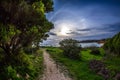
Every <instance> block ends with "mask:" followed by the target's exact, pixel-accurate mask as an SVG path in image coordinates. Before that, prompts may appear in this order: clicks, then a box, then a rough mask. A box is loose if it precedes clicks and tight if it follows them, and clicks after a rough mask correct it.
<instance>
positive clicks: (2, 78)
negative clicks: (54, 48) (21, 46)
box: [0, 50, 43, 80]
mask: <svg viewBox="0 0 120 80" xmlns="http://www.w3.org/2000/svg"><path fill="white" fill-rule="evenodd" d="M21 54H22V55H19V56H17V58H16V59H14V60H15V62H16V63H13V64H12V65H11V64H9V65H6V66H0V71H1V73H0V80H8V79H12V80H26V79H29V80H34V79H35V78H36V77H37V76H38V74H39V75H40V74H42V70H43V67H42V64H43V63H42V62H43V57H42V52H41V51H38V50H37V52H36V53H35V54H34V55H33V54H32V55H31V54H29V55H26V54H25V53H23V52H21ZM18 57H19V58H18Z"/></svg>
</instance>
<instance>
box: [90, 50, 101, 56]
mask: <svg viewBox="0 0 120 80" xmlns="http://www.w3.org/2000/svg"><path fill="white" fill-rule="evenodd" d="M90 53H91V54H93V55H100V51H99V50H98V49H93V50H91V52H90Z"/></svg>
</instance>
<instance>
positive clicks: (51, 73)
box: [41, 50, 72, 80]
mask: <svg viewBox="0 0 120 80" xmlns="http://www.w3.org/2000/svg"><path fill="white" fill-rule="evenodd" d="M43 56H44V65H45V69H44V74H43V78H42V79H41V80H72V79H71V78H69V77H68V76H65V75H64V74H63V73H61V72H60V69H59V68H58V67H57V65H56V64H55V61H54V60H53V59H52V58H51V57H50V55H49V54H48V53H47V52H46V51H45V50H44V53H43Z"/></svg>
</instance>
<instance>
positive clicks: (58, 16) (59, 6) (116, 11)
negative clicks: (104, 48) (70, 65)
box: [41, 0, 120, 46]
mask: <svg viewBox="0 0 120 80" xmlns="http://www.w3.org/2000/svg"><path fill="white" fill-rule="evenodd" d="M53 7H54V11H53V12H50V13H47V14H46V16H47V18H48V20H49V21H51V22H52V23H53V24H54V29H52V30H50V32H48V34H49V36H50V37H48V39H47V40H46V41H43V43H42V44H41V45H51V46H56V45H58V44H59V41H61V40H63V39H66V38H73V39H76V40H91V39H103V38H110V37H112V36H114V35H115V34H117V33H118V32H120V0H54V6H53Z"/></svg>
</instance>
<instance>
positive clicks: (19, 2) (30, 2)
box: [0, 0, 53, 59]
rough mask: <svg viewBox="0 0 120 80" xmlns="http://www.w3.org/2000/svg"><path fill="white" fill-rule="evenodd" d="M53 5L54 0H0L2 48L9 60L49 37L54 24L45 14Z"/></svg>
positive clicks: (0, 41) (0, 45)
mask: <svg viewBox="0 0 120 80" xmlns="http://www.w3.org/2000/svg"><path fill="white" fill-rule="evenodd" d="M52 5H53V2H52V0H0V48H1V49H2V50H3V51H4V56H5V57H6V58H7V59H9V58H10V56H12V55H14V56H15V55H18V54H19V51H20V49H22V48H24V47H28V46H32V45H39V42H40V41H42V40H43V39H46V37H48V35H47V34H46V32H48V31H49V30H50V29H51V28H53V24H52V23H51V22H49V21H48V20H47V19H46V16H45V13H47V12H50V11H52V10H53V7H52Z"/></svg>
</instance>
